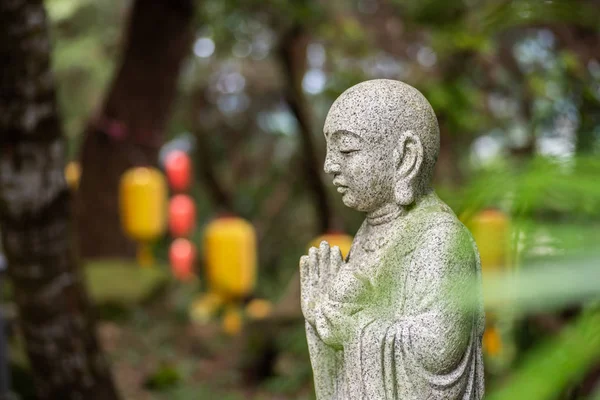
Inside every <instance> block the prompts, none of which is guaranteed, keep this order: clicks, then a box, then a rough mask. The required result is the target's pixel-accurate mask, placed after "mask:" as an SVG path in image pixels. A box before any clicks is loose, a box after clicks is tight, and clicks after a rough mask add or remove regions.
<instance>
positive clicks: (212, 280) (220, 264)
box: [204, 217, 256, 299]
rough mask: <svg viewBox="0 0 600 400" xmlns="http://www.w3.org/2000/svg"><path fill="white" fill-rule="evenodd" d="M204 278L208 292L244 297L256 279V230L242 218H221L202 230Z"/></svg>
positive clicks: (237, 297)
mask: <svg viewBox="0 0 600 400" xmlns="http://www.w3.org/2000/svg"><path fill="white" fill-rule="evenodd" d="M204 254H205V257H206V278H207V281H208V285H209V287H210V288H211V290H212V291H214V292H217V293H220V294H222V295H224V296H226V297H227V298H230V299H240V298H244V297H246V296H248V295H249V294H250V293H251V292H252V291H253V290H254V285H255V282H256V233H255V231H254V227H253V226H252V225H251V224H250V223H249V222H248V221H246V220H244V219H242V218H237V217H221V218H217V219H215V220H213V221H212V222H211V223H209V224H208V226H207V227H206V230H205V232H204Z"/></svg>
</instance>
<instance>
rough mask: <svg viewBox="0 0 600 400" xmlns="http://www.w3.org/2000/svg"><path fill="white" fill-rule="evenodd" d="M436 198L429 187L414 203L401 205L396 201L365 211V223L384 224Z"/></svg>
mask: <svg viewBox="0 0 600 400" xmlns="http://www.w3.org/2000/svg"><path fill="white" fill-rule="evenodd" d="M436 199H437V196H436V195H435V192H434V191H433V189H431V188H429V189H428V190H427V191H426V192H425V194H424V195H423V196H421V197H420V198H419V199H418V200H417V201H416V202H415V203H413V204H411V205H409V206H402V205H399V204H396V203H388V204H384V205H383V206H381V207H379V208H378V209H376V210H375V211H371V212H369V213H367V224H368V225H370V226H377V225H382V224H386V223H388V222H391V221H394V220H395V219H397V218H399V217H401V216H403V215H406V214H407V213H408V212H410V210H412V209H414V208H415V207H417V206H419V205H425V206H426V205H427V204H430V203H431V204H433V203H434V202H435V201H436Z"/></svg>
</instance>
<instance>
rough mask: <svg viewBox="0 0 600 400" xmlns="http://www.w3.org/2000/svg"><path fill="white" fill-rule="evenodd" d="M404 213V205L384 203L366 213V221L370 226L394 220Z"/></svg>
mask: <svg viewBox="0 0 600 400" xmlns="http://www.w3.org/2000/svg"><path fill="white" fill-rule="evenodd" d="M404 213H405V210H404V207H402V206H400V205H398V204H395V203H389V204H385V205H383V206H381V207H380V208H378V209H377V210H375V211H371V212H370V213H367V223H368V224H369V225H371V226H376V225H381V224H385V223H388V222H391V221H393V220H395V219H396V218H398V217H399V216H401V215H402V214H404Z"/></svg>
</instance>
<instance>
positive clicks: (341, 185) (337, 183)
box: [333, 179, 348, 193]
mask: <svg viewBox="0 0 600 400" xmlns="http://www.w3.org/2000/svg"><path fill="white" fill-rule="evenodd" d="M333 186H335V187H337V191H338V193H345V192H346V191H347V190H348V186H346V185H344V182H342V181H341V180H338V179H334V180H333Z"/></svg>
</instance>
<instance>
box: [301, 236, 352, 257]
mask: <svg viewBox="0 0 600 400" xmlns="http://www.w3.org/2000/svg"><path fill="white" fill-rule="evenodd" d="M323 240H324V241H326V242H327V243H329V246H330V247H334V246H338V247H339V248H340V252H341V253H342V257H343V258H344V259H346V257H348V253H349V252H350V247H351V246H352V236H350V235H346V234H345V233H342V232H334V231H331V232H327V233H325V234H323V235H321V236H319V237H317V238H316V239H314V240H313V241H312V242H310V246H309V247H319V246H320V245H321V242H322V241H323Z"/></svg>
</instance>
